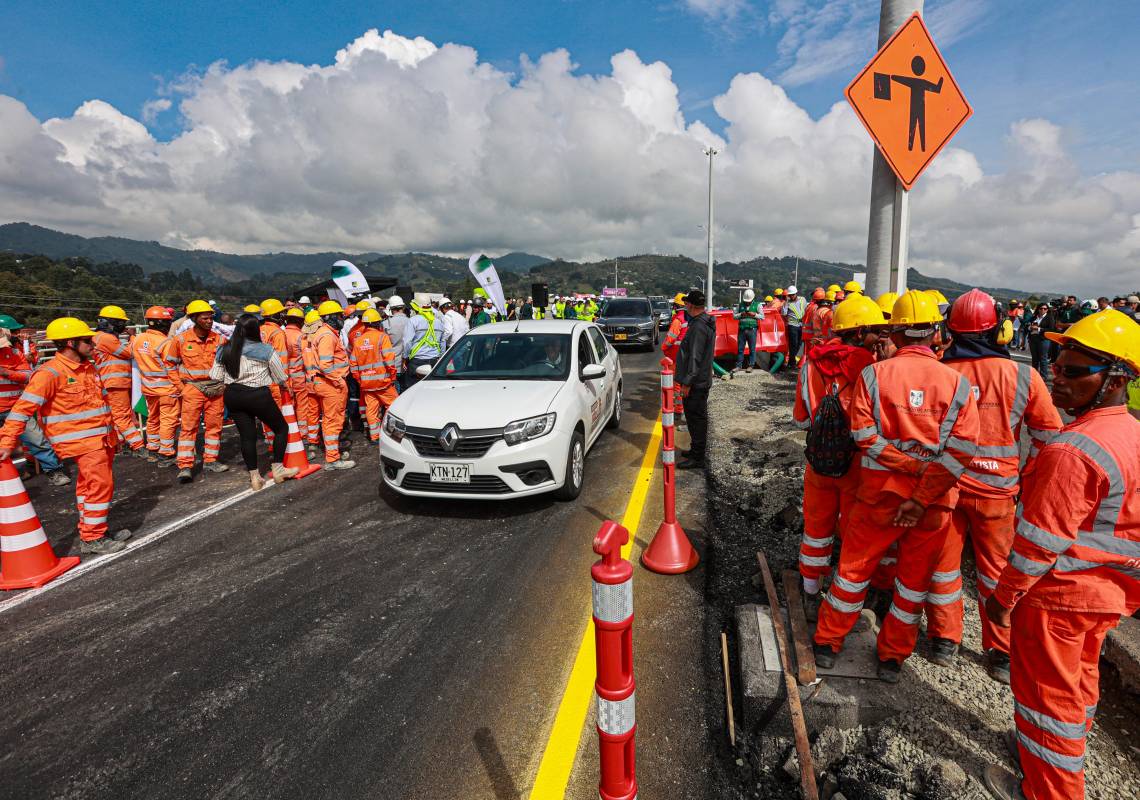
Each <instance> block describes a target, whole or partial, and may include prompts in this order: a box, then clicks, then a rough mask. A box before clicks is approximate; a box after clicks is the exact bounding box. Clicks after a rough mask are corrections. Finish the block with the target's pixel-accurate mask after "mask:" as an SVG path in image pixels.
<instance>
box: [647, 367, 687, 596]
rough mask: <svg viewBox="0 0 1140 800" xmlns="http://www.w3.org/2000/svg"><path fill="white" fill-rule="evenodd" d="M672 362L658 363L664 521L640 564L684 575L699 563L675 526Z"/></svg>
mask: <svg viewBox="0 0 1140 800" xmlns="http://www.w3.org/2000/svg"><path fill="white" fill-rule="evenodd" d="M673 389H674V387H673V362H672V361H671V360H670V359H668V358H663V359H661V464H662V472H663V474H664V480H665V513H664V519H663V521H662V522H661V525H660V527H658V528H657V533H656V534H654V536H653V541H652V542H650V544H649V547H647V548H646V549H645V552H643V553H642V554H641V563H642V564H643V565H645V568H646V569H648V570H650V571H651V572H659V573H661V574H663V575H676V574H678V573H682V572H688V571H689V570H691V569H692V568H693V567H695V566H697V564H698V563H700V556H698V555H697V551H696V550H694V549H693V545H692V544H690V542H689V537H688V536H686V535H685V531H684V530H683V529H682V528H681V523H679V522H677V507H676V500H677V493H676V477H677V473H676V469H677V467H676V460H677V455H676V451H675V450H674V434H675V427H676V426H675V421H674V409H675V406H674V405H673V399H674V395H673Z"/></svg>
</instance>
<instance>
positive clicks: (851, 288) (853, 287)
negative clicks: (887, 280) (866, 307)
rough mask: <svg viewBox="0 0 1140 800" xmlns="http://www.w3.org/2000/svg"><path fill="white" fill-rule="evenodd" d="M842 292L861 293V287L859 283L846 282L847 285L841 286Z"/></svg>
mask: <svg viewBox="0 0 1140 800" xmlns="http://www.w3.org/2000/svg"><path fill="white" fill-rule="evenodd" d="M843 291H845V292H862V291H863V287H862V286H860V285H859V281H847V283H845V284H843Z"/></svg>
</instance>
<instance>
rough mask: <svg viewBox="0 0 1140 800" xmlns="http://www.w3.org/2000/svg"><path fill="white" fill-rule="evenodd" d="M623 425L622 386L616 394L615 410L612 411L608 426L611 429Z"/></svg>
mask: <svg viewBox="0 0 1140 800" xmlns="http://www.w3.org/2000/svg"><path fill="white" fill-rule="evenodd" d="M619 425H621V386H620V385H619V386H618V388H617V392H616V393H615V394H614V410H613V411H612V412H610V418H609V421H608V422H606V427H607V428H609V429H610V430H611V431H612V430H614V429H615V428H617V427H618V426H619Z"/></svg>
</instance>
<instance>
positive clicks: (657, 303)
mask: <svg viewBox="0 0 1140 800" xmlns="http://www.w3.org/2000/svg"><path fill="white" fill-rule="evenodd" d="M653 310H654V311H656V312H657V313H658V314H660V313H661V312H663V311H668V310H669V301H668V300H654V301H653Z"/></svg>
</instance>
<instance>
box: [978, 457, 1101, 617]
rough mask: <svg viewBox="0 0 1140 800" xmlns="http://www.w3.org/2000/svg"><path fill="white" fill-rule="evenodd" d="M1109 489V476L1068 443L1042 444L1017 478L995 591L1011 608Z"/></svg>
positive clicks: (1048, 567) (1071, 541)
mask: <svg viewBox="0 0 1140 800" xmlns="http://www.w3.org/2000/svg"><path fill="white" fill-rule="evenodd" d="M1107 492H1108V480H1107V478H1105V477H1104V476H1103V475H1102V474H1101V473H1100V471H1099V470H1098V469H1097V468H1096V467H1094V466H1093V465H1092V464H1091V463H1089V461H1088V460H1087V458H1086V457H1084V456H1083V455H1081V454H1080V453H1079V452H1078V451H1076V450H1074V449H1071V448H1068V447H1057V446H1054V447H1047V448H1045V449H1044V450H1042V451H1041V454H1040V455H1039V456H1038V457H1037V461H1036V463H1034V465H1033V469H1032V470H1030V471H1029V472H1027V473H1026V475H1025V476H1024V478H1023V480H1022V494H1021V503H1020V505H1018V507H1017V527H1016V532H1015V534H1014V537H1013V549H1012V550H1010V553H1009V563H1008V564H1006V567H1005V569H1004V570H1003V571H1002V573H1001V578H999V579H998V585H997V588H996V589H995V590H994V597H996V598H997V602H999V603H1001V604H1002V605H1003V606H1005V607H1006V608H1013V606H1014V605H1016V604H1017V601H1018V600H1020V599H1021V598H1022V597H1023V596H1024V595H1025V593H1026V592H1028V591H1029V590H1030V589H1031V588H1032V587H1033V584H1035V583H1037V581H1039V580H1040V579H1041V577H1042V576H1043V575H1045V574H1046V573H1047V572H1049V571H1050V570H1051V569H1053V565H1054V564H1056V563H1057V558H1058V557H1059V556H1060V555H1061V554H1062V553H1064V552H1065V551H1066V550H1068V549H1069V548H1070V547H1072V546H1073V545H1074V544H1076V541H1077V536H1078V533H1079V529H1080V524H1081V523H1082V522H1083V521H1084V520H1086V519H1088V517H1089V516H1090V515H1091V514H1092V513H1093V512H1094V511H1095V509H1096V506H1097V502H1098V498H1101V497H1104V496H1105V494H1106V493H1107Z"/></svg>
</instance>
